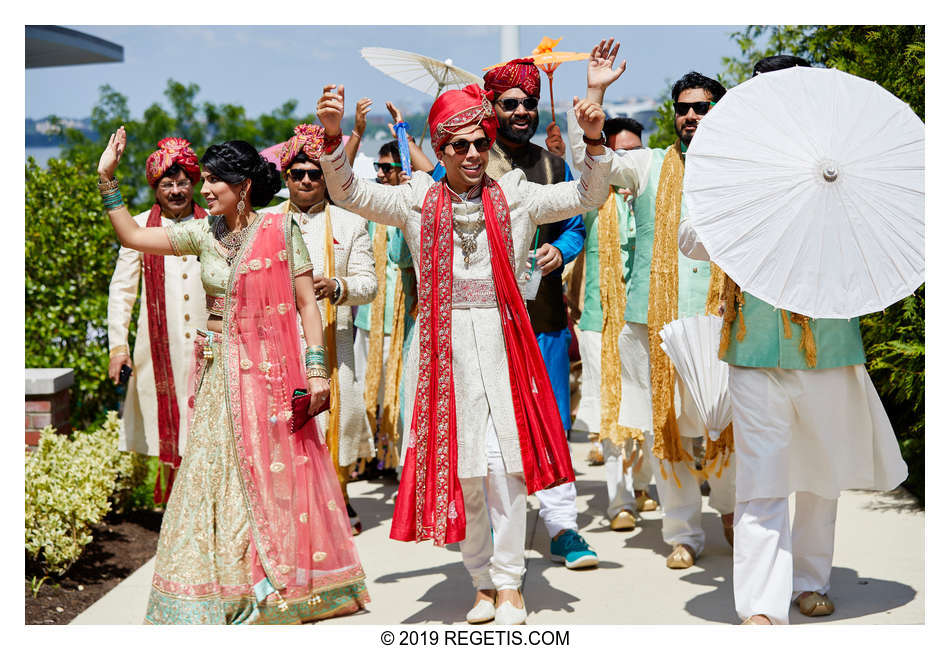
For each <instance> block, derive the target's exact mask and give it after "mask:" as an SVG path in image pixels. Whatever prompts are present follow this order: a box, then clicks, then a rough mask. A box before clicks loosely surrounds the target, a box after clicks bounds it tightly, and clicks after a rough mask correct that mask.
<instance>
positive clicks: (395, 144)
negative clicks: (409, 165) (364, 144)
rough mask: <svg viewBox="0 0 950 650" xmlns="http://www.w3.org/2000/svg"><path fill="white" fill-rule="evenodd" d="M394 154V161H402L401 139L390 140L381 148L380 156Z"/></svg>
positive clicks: (399, 162) (398, 162)
mask: <svg viewBox="0 0 950 650" xmlns="http://www.w3.org/2000/svg"><path fill="white" fill-rule="evenodd" d="M383 156H392V159H393V162H394V163H397V164H401V163H402V157H401V156H400V155H399V140H390V141H389V142H387V143H385V144H384V145H383V146H381V147H380V148H379V157H380V158H382V157H383Z"/></svg>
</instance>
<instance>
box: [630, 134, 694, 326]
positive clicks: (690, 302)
mask: <svg viewBox="0 0 950 650" xmlns="http://www.w3.org/2000/svg"><path fill="white" fill-rule="evenodd" d="M666 152H667V149H653V160H652V162H651V164H650V178H649V180H648V181H647V184H646V186H645V187H644V188H643V190H642V191H641V192H640V194H639V196H637V199H636V201H635V202H634V204H633V218H634V220H635V221H636V227H637V232H636V249H635V250H634V253H633V269H632V270H631V274H630V280H629V281H628V282H627V308H626V310H625V311H624V320H626V321H627V322H628V323H643V324H646V322H647V303H648V299H649V295H650V262H651V261H652V258H653V229H654V222H655V219H656V191H657V187H658V186H659V184H660V169H661V167H662V166H663V158H664V156H666ZM686 155H687V161H688V159H689V154H688V153H687V154H686ZM680 210H681V213H680V220H681V221H682V220H683V219H685V217H686V204H685V203H684V202H681V203H680ZM677 255H678V257H679V304H678V309H679V311H678V312H677V318H687V317H689V316H696V315H698V314H703V313H705V312H706V296H707V295H708V294H709V262H700V261H697V260H691V259H689V258H688V257H686V256H685V255H683V253H682V252H679V251H678V250H677Z"/></svg>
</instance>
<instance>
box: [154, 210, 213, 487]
mask: <svg viewBox="0 0 950 650" xmlns="http://www.w3.org/2000/svg"><path fill="white" fill-rule="evenodd" d="M194 214H195V219H204V218H205V216H206V214H207V213H206V212H205V211H204V209H203V208H202V207H201V206H200V205H197V204H195V205H194ZM145 225H146V226H147V227H149V228H153V227H157V226H161V225H162V207H161V206H160V205H159V204H157V203H156V204H155V205H153V206H152V210H151V212H149V213H148V220H147V221H146V222H145ZM142 266H143V271H144V274H145V300H146V306H147V312H148V337H149V338H148V340H149V346H150V347H151V352H152V373H153V375H154V376H155V397H156V401H157V404H158V459H159V460H160V461H161V462H162V467H163V468H164V469H165V472H164V473H165V475H166V478H165V493H164V495H163V494H162V474H163V472H161V471H160V472H159V473H158V475H157V476H156V477H155V495H154V499H155V503H168V495H169V494H171V490H172V483H173V482H174V481H175V470H176V469H177V468H178V466H179V465H180V464H181V454H180V453H179V449H178V440H179V431H178V423H179V422H180V415H179V412H178V397H177V395H176V393H175V375H174V373H173V371H172V360H171V355H170V354H169V352H168V318H167V316H166V310H165V256H164V255H143V256H142Z"/></svg>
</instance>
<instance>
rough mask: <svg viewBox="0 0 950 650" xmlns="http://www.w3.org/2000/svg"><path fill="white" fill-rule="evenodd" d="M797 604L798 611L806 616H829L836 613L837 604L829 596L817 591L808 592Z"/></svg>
mask: <svg viewBox="0 0 950 650" xmlns="http://www.w3.org/2000/svg"><path fill="white" fill-rule="evenodd" d="M795 602H797V603H798V611H800V612H801V613H802V614H804V615H805V616H828V615H829V614H833V613H834V611H835V604H834V603H833V602H831V599H830V598H828V595H827V594H819V593H818V592H817V591H806V592H805V593H803V594H801V595H800V596H799V597H798V598H796V599H795Z"/></svg>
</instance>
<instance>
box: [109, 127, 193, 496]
mask: <svg viewBox="0 0 950 650" xmlns="http://www.w3.org/2000/svg"><path fill="white" fill-rule="evenodd" d="M145 176H146V179H147V180H148V184H149V185H151V186H152V189H153V190H154V191H155V204H154V205H153V206H152V208H151V209H150V210H148V211H147V212H143V213H141V214H139V215H137V216H136V217H135V221H136V223H138V225H139V226H168V225H170V224H172V223H177V222H181V221H188V220H190V219H203V218H204V217H205V211H204V210H203V209H202V208H201V206H199V205H196V204H194V202H193V199H192V192H193V188H194V185H195V184H196V183H197V182H198V179H199V178H200V170H199V168H198V157H197V156H196V155H195V152H194V151H192V149H191V143H189V142H188V141H187V140H185V139H184V138H164V139H163V140H161V141H160V142H159V143H158V149H157V150H156V151H154V152H153V153H152V154H151V155H150V156H149V157H148V160H147V161H146V164H145ZM140 279H141V282H140ZM139 284H141V285H142V306H141V309H140V310H139V321H138V333H137V335H136V338H135V354H134V355H133V356H134V360H133V358H132V357H130V354H129V344H128V338H129V325H130V324H131V321H132V308H133V307H134V306H135V300H136V297H137V296H138V290H139ZM206 318H207V313H206V311H205V292H204V288H203V287H202V285H201V266H200V265H199V263H198V258H197V257H195V256H193V255H185V256H182V257H173V256H167V257H166V256H162V255H145V254H143V253H140V252H138V251H136V250H133V249H131V248H126V247H124V246H123V247H122V248H120V249H119V258H118V260H117V261H116V265H115V272H114V273H113V274H112V282H111V283H110V284H109V305H108V323H109V377H110V378H111V379H112V380H113V381H114V382H115V383H117V384H118V383H119V379H120V376H121V374H122V368H123V367H127V368H129V369H130V370H131V371H132V374H131V378H130V379H129V384H128V389H127V391H126V398H125V407H124V411H123V414H122V428H121V429H120V431H121V433H120V435H119V448H120V449H122V450H123V451H135V452H138V453H140V454H147V455H149V456H158V457H159V459H160V460H161V461H162V463H163V465H164V467H165V468H166V471H165V472H163V473H164V474H165V476H166V489H165V493H164V497H163V495H162V491H161V481H162V476H161V474H160V475H159V477H158V479H157V481H156V485H155V500H156V501H157V502H160V501H163V500H167V497H168V491H169V488H170V487H171V485H170V481H168V480H167V479H170V478H172V477H173V474H172V470H173V469H174V468H175V467H177V466H178V463H179V462H180V461H181V450H182V449H184V445H185V435H186V432H187V428H188V406H187V399H188V386H187V381H188V373H189V362H190V360H191V358H192V356H193V355H192V350H191V348H192V345H193V343H194V336H195V328H197V327H204V325H205V319H206ZM126 372H128V371H126Z"/></svg>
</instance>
